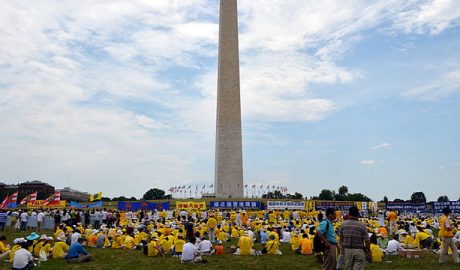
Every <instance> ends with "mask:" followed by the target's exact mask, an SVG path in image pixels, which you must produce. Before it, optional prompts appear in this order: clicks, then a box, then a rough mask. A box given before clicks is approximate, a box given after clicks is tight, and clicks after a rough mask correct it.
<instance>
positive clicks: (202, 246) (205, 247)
mask: <svg viewBox="0 0 460 270" xmlns="http://www.w3.org/2000/svg"><path fill="white" fill-rule="evenodd" d="M211 248H212V244H211V242H209V240H202V241H201V242H200V243H199V244H198V250H199V251H200V252H203V253H204V252H210V251H211ZM182 256H183V255H182Z"/></svg>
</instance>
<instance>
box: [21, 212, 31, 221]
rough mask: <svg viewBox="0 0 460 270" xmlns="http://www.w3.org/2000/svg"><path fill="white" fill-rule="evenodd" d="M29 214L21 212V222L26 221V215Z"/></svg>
mask: <svg viewBox="0 0 460 270" xmlns="http://www.w3.org/2000/svg"><path fill="white" fill-rule="evenodd" d="M28 216H29V215H28V214H27V213H26V212H23V213H21V222H27V217H28Z"/></svg>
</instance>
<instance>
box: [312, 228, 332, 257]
mask: <svg viewBox="0 0 460 270" xmlns="http://www.w3.org/2000/svg"><path fill="white" fill-rule="evenodd" d="M326 222H327V225H326V233H327V231H329V222H328V221H326ZM325 250H326V246H325V245H324V243H323V241H322V240H321V238H320V237H319V236H318V235H317V234H315V237H313V251H314V252H316V253H319V252H324V251H325Z"/></svg>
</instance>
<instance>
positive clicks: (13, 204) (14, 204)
mask: <svg viewBox="0 0 460 270" xmlns="http://www.w3.org/2000/svg"><path fill="white" fill-rule="evenodd" d="M17 206H18V205H17V203H15V202H10V203H8V204H7V205H6V208H16V207H17Z"/></svg>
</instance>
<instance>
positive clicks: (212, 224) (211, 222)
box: [207, 217, 217, 229]
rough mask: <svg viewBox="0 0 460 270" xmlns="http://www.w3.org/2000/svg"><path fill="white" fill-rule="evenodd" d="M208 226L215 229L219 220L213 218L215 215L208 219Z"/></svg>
mask: <svg viewBox="0 0 460 270" xmlns="http://www.w3.org/2000/svg"><path fill="white" fill-rule="evenodd" d="M207 226H208V228H210V229H214V228H215V227H216V226H217V220H216V219H215V218H213V217H212V218H210V219H208V223H207Z"/></svg>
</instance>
